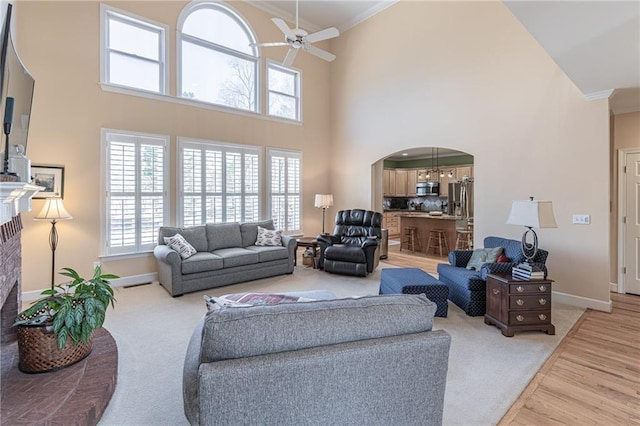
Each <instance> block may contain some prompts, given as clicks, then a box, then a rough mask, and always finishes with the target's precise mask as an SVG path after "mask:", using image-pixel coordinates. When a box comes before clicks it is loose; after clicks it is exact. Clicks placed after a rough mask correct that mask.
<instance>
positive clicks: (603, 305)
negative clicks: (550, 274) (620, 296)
mask: <svg viewBox="0 0 640 426" xmlns="http://www.w3.org/2000/svg"><path fill="white" fill-rule="evenodd" d="M553 301H554V302H558V303H564V304H565V305H571V306H577V307H579V308H585V309H587V308H591V309H595V310H597V311H603V312H611V310H612V308H613V305H612V303H611V300H609V301H608V302H604V301H602V300H596V299H589V298H587V297H581V296H574V295H573V294H566V293H559V292H557V291H554V292H553Z"/></svg>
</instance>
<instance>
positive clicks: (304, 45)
mask: <svg viewBox="0 0 640 426" xmlns="http://www.w3.org/2000/svg"><path fill="white" fill-rule="evenodd" d="M271 20H272V21H273V23H274V24H276V26H277V27H278V28H279V29H280V31H282V32H283V33H284V37H285V41H281V42H273V43H253V44H252V46H260V47H273V46H289V51H288V52H287V55H286V56H285V57H284V61H282V65H284V66H285V67H288V66H291V64H293V60H294V59H295V58H296V55H297V54H298V51H299V50H300V49H302V50H304V51H305V52H309V53H311V54H312V55H315V56H317V57H319V58H322V59H324V60H325V61H329V62H331V61H333V60H334V59H335V58H336V55H334V54H333V53H330V52H327V51H326V50H322V49H320V48H318V47H315V46H313V45H312V44H311V43H315V42H317V41H322V40H328V39H330V38H334V37H338V36H339V35H340V32H339V31H338V29H337V28H334V27H330V28H325V29H324V30H320V31H318V32H315V33H313V34H309V33H307V32H306V31H305V30H303V29H300V28H299V27H298V0H296V27H295V28H289V26H288V25H287V24H286V23H285V22H284V20H283V19H280V18H272V19H271Z"/></svg>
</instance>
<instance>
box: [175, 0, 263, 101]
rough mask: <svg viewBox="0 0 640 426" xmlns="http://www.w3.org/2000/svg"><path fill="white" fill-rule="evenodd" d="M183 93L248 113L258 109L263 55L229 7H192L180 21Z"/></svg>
mask: <svg viewBox="0 0 640 426" xmlns="http://www.w3.org/2000/svg"><path fill="white" fill-rule="evenodd" d="M178 28H179V30H180V31H179V33H178V37H179V41H178V43H179V46H180V53H179V54H180V67H181V68H180V73H181V75H180V77H179V79H178V80H179V85H180V87H179V89H178V93H179V94H180V95H181V96H182V97H185V98H191V99H198V100H201V101H205V102H210V103H213V104H218V105H224V106H228V107H232V108H238V109H242V110H247V111H254V112H257V111H258V54H257V49H256V47H252V46H250V44H252V43H255V42H256V39H255V37H254V36H253V33H252V32H251V30H250V28H249V26H248V24H247V23H246V22H245V21H244V19H242V18H241V17H240V15H238V14H237V13H236V12H234V11H233V10H232V9H230V8H229V7H227V6H224V5H222V4H216V3H195V2H194V3H191V4H189V5H188V6H187V8H186V9H185V10H184V11H183V12H182V15H181V17H180V23H179V26H178Z"/></svg>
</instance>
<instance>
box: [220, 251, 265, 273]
mask: <svg viewBox="0 0 640 426" xmlns="http://www.w3.org/2000/svg"><path fill="white" fill-rule="evenodd" d="M213 254H215V255H217V256H220V257H221V258H222V260H223V262H224V267H225V268H233V267H234V266H243V265H251V264H254V263H258V262H259V261H260V259H259V256H258V253H256V252H255V251H252V250H247V249H244V248H241V247H233V248H224V249H218V250H215V251H213Z"/></svg>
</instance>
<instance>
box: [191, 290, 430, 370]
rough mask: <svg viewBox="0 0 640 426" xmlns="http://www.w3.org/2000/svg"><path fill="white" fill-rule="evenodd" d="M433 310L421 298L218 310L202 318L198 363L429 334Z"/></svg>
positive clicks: (369, 298) (376, 298) (371, 298)
mask: <svg viewBox="0 0 640 426" xmlns="http://www.w3.org/2000/svg"><path fill="white" fill-rule="evenodd" d="M435 311H436V304H435V303H433V302H431V301H430V300H428V299H427V298H426V297H425V296H423V295H405V294H400V295H386V296H366V297H361V298H352V299H336V300H322V301H317V302H306V303H285V304H279V305H269V306H251V307H246V308H234V309H218V310H213V311H209V312H208V313H207V314H206V316H205V321H204V328H203V332H202V347H201V353H200V361H201V362H202V363H205V362H212V361H220V360H224V359H234V358H242V357H247V356H255V355H261V354H270V353H278V352H285V351H293V350H297V349H304V348H311V347H315V346H324V345H333V344H339V343H345V342H350V341H358V340H367V339H375V338H380V337H387V336H396V335H400V334H407V333H419V332H423V331H429V330H431V328H432V325H433V315H434V313H435Z"/></svg>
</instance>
